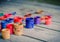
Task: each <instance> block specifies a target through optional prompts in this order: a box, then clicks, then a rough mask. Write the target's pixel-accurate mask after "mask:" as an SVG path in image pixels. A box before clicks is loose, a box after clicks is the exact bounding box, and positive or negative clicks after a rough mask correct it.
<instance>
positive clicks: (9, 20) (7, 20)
mask: <svg viewBox="0 0 60 42" xmlns="http://www.w3.org/2000/svg"><path fill="white" fill-rule="evenodd" d="M5 21H6V22H8V23H12V22H13V21H14V20H13V18H8V19H6V20H5Z"/></svg>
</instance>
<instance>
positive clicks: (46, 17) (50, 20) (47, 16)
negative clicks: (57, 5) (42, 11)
mask: <svg viewBox="0 0 60 42" xmlns="http://www.w3.org/2000/svg"><path fill="white" fill-rule="evenodd" d="M51 23H52V17H51V16H49V15H46V16H45V24H46V25H50V24H51Z"/></svg>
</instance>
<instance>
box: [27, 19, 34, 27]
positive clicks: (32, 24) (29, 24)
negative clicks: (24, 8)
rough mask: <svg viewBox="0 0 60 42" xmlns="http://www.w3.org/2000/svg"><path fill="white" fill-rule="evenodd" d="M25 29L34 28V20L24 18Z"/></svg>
mask: <svg viewBox="0 0 60 42" xmlns="http://www.w3.org/2000/svg"><path fill="white" fill-rule="evenodd" d="M26 28H34V19H33V18H26Z"/></svg>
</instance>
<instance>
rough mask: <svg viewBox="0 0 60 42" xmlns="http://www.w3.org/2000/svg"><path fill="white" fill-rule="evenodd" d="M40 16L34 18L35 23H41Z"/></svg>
mask: <svg viewBox="0 0 60 42" xmlns="http://www.w3.org/2000/svg"><path fill="white" fill-rule="evenodd" d="M40 22H41V21H40V16H36V17H35V18H34V24H40Z"/></svg>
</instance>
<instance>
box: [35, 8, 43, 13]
mask: <svg viewBox="0 0 60 42" xmlns="http://www.w3.org/2000/svg"><path fill="white" fill-rule="evenodd" d="M42 12H44V11H43V10H41V9H39V10H37V12H36V13H37V14H42Z"/></svg>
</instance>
